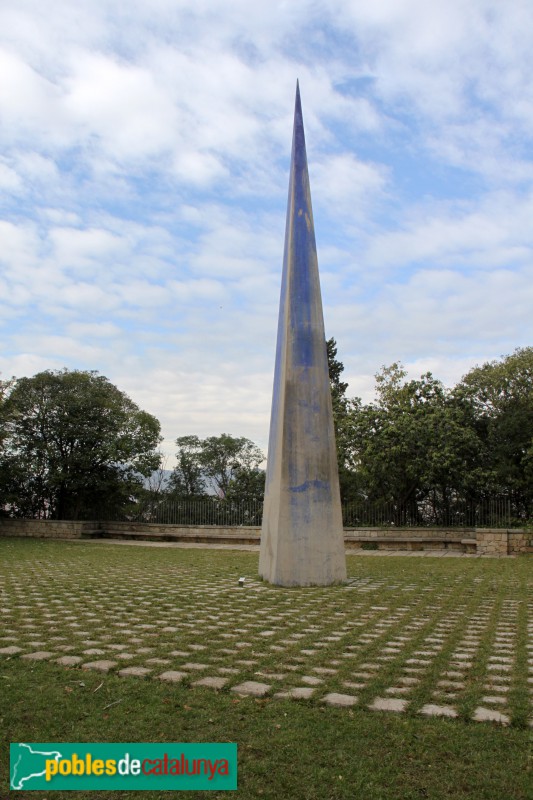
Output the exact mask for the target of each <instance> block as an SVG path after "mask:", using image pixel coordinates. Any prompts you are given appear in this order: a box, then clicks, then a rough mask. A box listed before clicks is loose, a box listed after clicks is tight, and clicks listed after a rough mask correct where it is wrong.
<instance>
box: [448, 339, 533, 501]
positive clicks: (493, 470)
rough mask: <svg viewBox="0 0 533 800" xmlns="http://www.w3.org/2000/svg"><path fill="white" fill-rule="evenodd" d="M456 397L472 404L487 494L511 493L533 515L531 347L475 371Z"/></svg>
mask: <svg viewBox="0 0 533 800" xmlns="http://www.w3.org/2000/svg"><path fill="white" fill-rule="evenodd" d="M456 394H457V396H458V397H462V398H463V400H464V402H468V403H470V405H471V407H472V413H473V417H474V423H475V428H476V431H477V433H478V435H479V437H480V439H481V440H482V441H483V443H484V445H485V460H484V464H483V466H484V470H485V482H486V485H487V491H492V492H500V493H501V492H504V493H507V494H508V495H509V496H510V498H511V499H512V501H513V504H514V506H515V507H516V509H517V511H518V513H519V514H525V515H529V516H531V515H533V347H524V348H519V349H517V350H515V352H514V353H513V354H511V355H509V356H506V357H504V358H503V360H502V361H490V362H488V363H486V364H483V365H482V366H481V367H476V368H475V369H473V370H471V371H470V372H469V373H468V374H467V375H465V377H464V378H463V380H462V381H461V383H460V384H459V385H458V386H457V389H456Z"/></svg>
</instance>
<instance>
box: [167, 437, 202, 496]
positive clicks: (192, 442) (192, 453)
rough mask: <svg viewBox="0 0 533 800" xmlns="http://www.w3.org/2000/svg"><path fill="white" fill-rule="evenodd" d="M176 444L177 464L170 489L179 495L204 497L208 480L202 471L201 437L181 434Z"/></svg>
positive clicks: (170, 481)
mask: <svg viewBox="0 0 533 800" xmlns="http://www.w3.org/2000/svg"><path fill="white" fill-rule="evenodd" d="M176 444H177V446H178V451H177V453H176V459H177V464H176V466H175V468H174V470H173V471H172V474H171V476H170V479H169V483H168V487H169V491H170V492H171V494H174V495H176V496H177V497H189V498H197V497H203V496H204V495H205V493H206V481H205V477H204V475H203V472H202V458H201V456H202V441H201V439H200V438H199V437H198V436H194V435H190V436H179V437H178V438H177V439H176Z"/></svg>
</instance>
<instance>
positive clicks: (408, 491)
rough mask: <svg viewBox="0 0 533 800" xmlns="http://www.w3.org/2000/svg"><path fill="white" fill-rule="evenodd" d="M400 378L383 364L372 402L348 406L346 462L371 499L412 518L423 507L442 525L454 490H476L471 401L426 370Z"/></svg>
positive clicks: (478, 446) (401, 373)
mask: <svg viewBox="0 0 533 800" xmlns="http://www.w3.org/2000/svg"><path fill="white" fill-rule="evenodd" d="M405 378H406V372H405V370H404V369H403V367H402V366H401V364H396V363H395V364H392V365H391V366H390V367H383V369H382V370H381V371H380V372H379V373H378V374H377V375H376V394H377V401H376V402H375V403H370V404H368V405H366V406H363V405H361V404H359V405H354V406H353V407H352V409H351V412H350V415H349V416H350V423H349V427H350V432H351V436H350V441H351V449H350V452H349V457H350V459H351V466H352V469H354V471H356V473H357V476H358V480H359V486H360V488H361V490H362V491H363V493H364V494H365V496H366V497H367V498H368V499H370V500H379V501H386V502H388V503H391V504H393V505H394V506H395V507H396V508H398V509H399V510H401V511H400V516H401V515H403V516H404V517H409V519H410V520H412V521H414V520H416V519H417V518H418V516H419V510H420V507H421V505H423V504H425V505H426V507H432V509H433V520H434V521H437V522H441V521H444V519H446V516H447V515H448V516H449V513H450V509H451V506H452V502H453V501H454V499H455V498H457V496H458V495H460V496H461V497H463V498H466V497H468V496H471V495H472V494H473V493H474V492H475V489H476V482H477V479H478V477H479V475H480V464H481V460H482V457H481V454H482V443H481V441H480V440H479V437H478V436H477V433H476V431H475V429H474V427H473V425H472V418H471V413H470V411H471V410H470V408H469V406H468V404H464V403H462V402H461V401H460V400H458V399H457V398H455V397H454V396H453V395H452V393H450V392H449V391H448V390H446V389H445V388H444V386H443V385H442V383H441V382H440V381H439V380H437V379H435V378H434V377H433V376H432V375H431V373H429V372H428V373H426V374H425V375H422V376H421V377H420V379H419V380H411V381H406V380H405ZM398 521H399V522H403V521H405V520H404V519H399V520H398Z"/></svg>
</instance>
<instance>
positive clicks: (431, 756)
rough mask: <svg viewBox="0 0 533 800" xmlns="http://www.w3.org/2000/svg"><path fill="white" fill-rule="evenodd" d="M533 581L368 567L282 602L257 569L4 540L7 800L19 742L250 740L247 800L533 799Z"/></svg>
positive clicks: (288, 592) (501, 565)
mask: <svg viewBox="0 0 533 800" xmlns="http://www.w3.org/2000/svg"><path fill="white" fill-rule="evenodd" d="M531 565H532V562H531V560H530V559H528V558H527V557H525V558H519V559H508V560H492V559H460V558H457V559H438V558H435V559H433V558H422V559H419V558H409V557H402V558H394V557H379V556H376V557H372V558H368V557H357V556H350V557H348V570H349V582H348V584H347V585H345V586H337V587H328V588H309V589H280V588H275V587H270V586H267V585H265V584H263V583H262V582H261V581H259V580H258V579H257V554H255V553H243V552H237V551H222V550H212V551H209V550H186V549H181V548H150V547H128V546H118V545H110V544H98V543H73V542H50V541H42V540H14V539H10V540H8V539H5V540H0V607H1V613H2V617H1V619H2V626H1V628H0V697H1V701H0V723H1V727H2V731H3V733H4V736H3V739H4V741H3V743H2V751H1V768H0V778H1V783H0V797H1V798H3V797H7V794H8V783H9V782H8V773H9V766H8V744H9V742H19V741H21V742H23V741H25V742H39V741H43V742H46V741H52V742H75V741H78V742H83V741H87V742H106V741H107V742H113V741H123V742H127V741H129V742H176V741H184V742H195V741H196V742H217V741H220V742H222V741H232V742H237V743H238V747H239V789H238V792H237V795H238V796H239V797H242V798H255V797H264V798H294V799H295V800H299V799H300V798H301V799H302V800H304V798H309V799H311V798H313V799H314V798H316V799H317V800H318V799H319V798H320V800H327V799H328V798H347V799H348V798H349V799H350V800H354V799H355V798H361V800H389V799H390V800H411V798H412V799H413V800H414V798H429V799H430V800H439V799H440V798H450V799H451V798H453V799H454V800H456V799H460V798H471V799H472V800H484V798H487V799H488V798H494V800H496V798H497V800H502V799H503V800H507V798H509V800H521V798H524V800H525V798H529V797H531V796H532V788H533V777H532V773H531V735H532V732H533V729H532V728H531V727H530V725H531V720H532V718H533V708H532V699H533V644H532V636H531V634H532V633H533V603H532V599H531V598H532V595H533V593H532V591H531V588H532V586H531V583H532V578H533V574H532V569H531ZM240 576H244V577H245V578H246V581H245V586H244V588H242V589H241V588H239V587H238V586H237V581H238V578H239V577H240ZM528 602H529V605H528ZM528 636H529V639H528ZM2 651H4V652H3V654H2ZM6 651H8V652H6ZM36 653H42V654H43V655H42V656H37V657H36V659H37V660H36V659H35V658H34V657H32V656H34V654H36ZM27 656H30V658H27ZM65 657H67V658H68V657H70V658H71V659H72V660H73V661H74V662H75V665H74V666H70V667H67V666H62V665H60V664H58V663H57V659H65ZM39 659H41V660H39ZM100 661H110V662H111V665H108V666H109V671H105V672H103V671H100V670H99V669H98V668H88V669H87V668H83V665H85V664H87V663H93V664H94V662H97V663H99V662H100ZM131 667H139V668H142V669H144V670H146V673H145V677H143V678H139V677H121V676H119V675H118V672H119V671H121V670H123V669H128V668H131ZM104 668H105V667H104ZM168 672H178V673H180V674H181V678H180V679H179V680H178V681H177V682H170V681H168V680H161V679H160V677H159V676H160V675H164V674H165V673H168ZM214 677H217V678H219V679H223V680H224V681H226V683H225V685H224V686H223V688H221V689H218V690H215V689H213V688H210V687H208V686H202V685H195V684H197V683H198V681H200V680H203V679H205V678H214ZM245 681H253V682H255V683H256V684H257V683H259V684H263V685H264V686H265V687H266V688H265V689H263V690H262V691H263V692H264V693H263V694H262V695H261V696H258V697H254V696H243V694H242V693H241V692H236V691H234V688H235V687H236V686H240V685H241V684H242V683H243V682H245ZM302 689H305V690H306V692H304V694H309V695H310V696H309V697H308V698H307V699H298V700H296V699H292V698H291V697H290V695H291V693H293V694H294V693H295V690H297V691H296V694H298V691H299V690H302ZM278 694H283V695H285V697H276V695H278ZM338 695H340V696H341V698H344V699H341V701H340V702H346V703H349V705H346V707H337V705H335V703H336V702H337V700H336V698H338ZM377 701H379V702H377ZM390 701H394V702H393V704H392V705H393V707H395V708H396V709H397V710H396V711H390V710H389V711H382V710H375V709H376V708H379V707H380V704H382V705H383V704H384V705H385V707H386V706H387V703H390ZM332 703H333V704H332ZM431 709H433V711H431ZM435 709H436V711H435ZM443 709H445V711H443ZM434 713H439V714H442V713H446V714H453V717H450V718H448V717H442V716H432V715H431V714H434ZM427 714H430V716H427ZM483 716H487V717H488V718H489V720H490V719H494V720H499V721H498V722H491V721H485V722H477V721H475V720H476V719H477V718H482V717H483ZM159 794H160V795H161V797H168V796H169V795H168V793H157V792H132V793H128V792H120V793H105V792H98V793H96V792H93V793H89V794H88V795H87V796H88V797H94V798H98V800H103V799H104V798H107V797H112V796H115V795H116V796H117V797H126V798H127V797H129V796H130V795H131V797H132V798H141V797H142V796H143V795H147V796H151V797H157V796H159ZM200 795H202V796H204V795H205V796H207V797H209V796H211V797H216V796H226V793H222V792H220V793H217V792H209V793H191V792H184V793H183V796H185V797H187V796H189V797H194V796H200ZM13 796H17V795H16V794H13ZM18 796H19V797H22V798H23V797H25V796H27V797H28V798H30V797H31V798H33V800H35V799H36V798H39V800H41V798H44V797H48V798H50V797H54V798H58V800H60V799H61V798H62V797H64V798H73V800H75V798H76V796H80V797H82V796H84V795H83V793H81V792H80V793H78V792H57V791H56V792H53V793H49V794H47V793H41V792H23V791H21V792H18Z"/></svg>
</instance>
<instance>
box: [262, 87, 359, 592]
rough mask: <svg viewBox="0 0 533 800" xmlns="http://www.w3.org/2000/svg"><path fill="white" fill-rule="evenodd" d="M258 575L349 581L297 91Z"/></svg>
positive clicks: (290, 581) (304, 582)
mask: <svg viewBox="0 0 533 800" xmlns="http://www.w3.org/2000/svg"><path fill="white" fill-rule="evenodd" d="M259 574H260V575H261V576H262V577H263V578H264V579H265V580H267V581H269V582H270V583H273V584H277V585H280V586H309V585H313V584H316V585H322V586H324V585H328V584H331V583H337V582H340V581H343V580H345V579H346V559H345V554H344V537H343V526H342V511H341V503H340V493H339V476H338V469H337V457H336V448H335V432H334V428H333V412H332V405H331V389H330V383H329V374H328V358H327V348H326V338H325V334H324V320H323V315H322V299H321V295H320V281H319V276H318V260H317V254H316V243H315V232H314V225H313V213H312V209H311V192H310V187H309V175H308V170H307V156H306V151H305V137H304V128H303V119H302V106H301V102H300V90H299V86H298V84H297V85H296V105H295V112H294V132H293V141H292V159H291V172H290V182H289V198H288V203H287V221H286V228H285V252H284V257H283V278H282V285H281V298H280V308H279V321H278V339H277V348H276V366H275V372H274V391H273V398H272V415H271V420H270V437H269V444H268V461H267V476H266V488H265V503H264V510H263V526H262V530H261V550H260V556H259Z"/></svg>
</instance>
